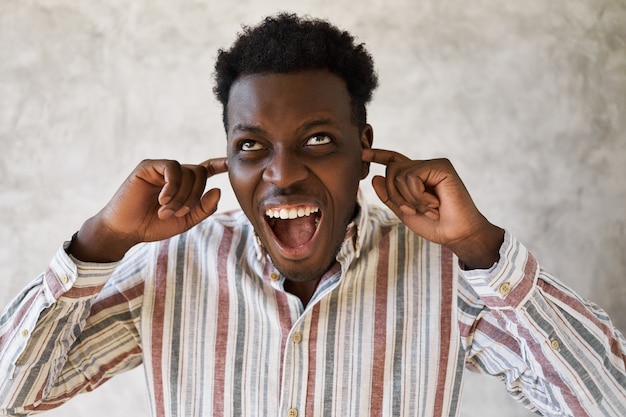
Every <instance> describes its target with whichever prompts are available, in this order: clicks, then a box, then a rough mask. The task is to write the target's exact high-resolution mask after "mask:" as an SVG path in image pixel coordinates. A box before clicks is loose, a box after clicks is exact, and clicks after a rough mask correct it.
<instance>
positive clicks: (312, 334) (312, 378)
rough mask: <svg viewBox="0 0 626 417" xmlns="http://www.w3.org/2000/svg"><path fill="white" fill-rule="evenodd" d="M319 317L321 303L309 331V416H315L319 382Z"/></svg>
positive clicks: (307, 407)
mask: <svg viewBox="0 0 626 417" xmlns="http://www.w3.org/2000/svg"><path fill="white" fill-rule="evenodd" d="M319 317H320V303H317V304H315V306H314V307H313V309H312V311H311V326H310V329H309V341H308V343H309V374H308V378H309V379H308V381H307V389H306V404H305V410H306V415H307V416H313V415H315V382H316V381H317V332H318V328H319ZM281 363H282V361H281Z"/></svg>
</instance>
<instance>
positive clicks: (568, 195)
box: [0, 0, 626, 417]
mask: <svg viewBox="0 0 626 417" xmlns="http://www.w3.org/2000/svg"><path fill="white" fill-rule="evenodd" d="M129 3H131V2H125V1H119V0H118V1H111V0H108V1H89V2H75V1H70V0H24V1H17V0H0V218H1V220H0V242H2V243H1V247H0V265H2V268H3V276H2V281H1V284H0V285H1V289H2V290H1V292H0V306H1V307H3V306H4V305H6V304H7V303H8V302H9V300H10V298H12V297H13V296H14V295H15V294H16V293H17V291H18V290H19V289H21V288H22V287H23V286H24V285H25V284H26V283H27V282H28V281H30V279H32V278H33V277H34V276H35V275H37V274H38V273H39V272H40V271H42V270H43V268H44V267H45V266H46V264H47V262H48V260H49V259H50V257H51V256H52V254H53V253H54V251H55V250H56V248H57V247H58V245H59V244H60V243H61V242H62V241H63V240H65V239H67V238H69V237H70V236H71V235H72V233H73V232H74V231H75V230H76V229H77V228H78V227H79V226H80V224H81V223H82V221H83V220H84V219H86V218H87V217H89V216H91V215H92V214H94V213H95V212H96V211H97V210H98V209H99V208H100V207H102V206H103V205H104V204H105V202H106V201H107V200H108V199H109V197H110V196H111V195H112V193H113V192H114V190H115V189H116V188H117V186H118V184H120V183H121V181H122V180H123V179H124V178H125V177H126V175H127V174H128V173H129V172H130V171H131V170H132V168H133V167H134V166H135V164H136V163H137V162H138V161H140V160H141V159H143V158H161V157H166V158H172V159H178V160H180V161H183V162H199V161H201V160H204V159H205V158H208V157H211V156H221V155H222V154H224V153H225V150H224V133H223V130H222V126H221V124H220V109H219V108H218V107H217V104H216V101H215V100H214V99H213V96H212V93H211V87H212V84H211V72H212V66H213V62H214V57H215V54H216V50H217V49H218V48H219V47H227V46H228V45H230V43H231V42H232V40H233V39H234V37H235V34H236V33H237V32H238V31H239V29H240V26H241V24H243V23H246V24H254V23H256V22H258V21H259V20H260V19H261V18H262V17H264V16H265V15H267V14H273V13H275V12H276V11H279V10H292V11H298V12H307V13H311V14H313V15H316V16H320V17H328V18H330V19H331V20H333V21H334V22H336V23H337V24H338V25H339V26H341V27H343V28H345V29H349V30H352V31H353V32H354V33H355V34H356V35H357V36H358V38H359V40H360V41H362V42H365V43H366V44H367V45H368V47H369V49H370V51H371V52H372V53H373V55H374V57H375V59H376V62H377V66H378V70H379V75H380V79H381V87H380V88H379V90H378V92H377V93H376V95H375V97H374V103H373V104H372V106H371V108H370V122H371V123H372V124H373V126H374V130H375V144H376V145H377V146H379V147H386V148H390V149H395V150H398V151H401V152H403V153H405V154H407V155H409V156H411V157H413V158H431V157H439V156H445V157H448V158H450V159H451V160H452V161H453V162H454V163H455V165H456V166H457V169H458V170H459V172H460V173H461V175H462V177H463V178H464V180H465V182H466V185H467V186H468V188H469V189H470V191H471V192H472V194H473V196H474V198H475V200H476V202H477V204H478V205H479V207H480V208H481V209H482V210H483V212H484V213H485V214H486V215H487V217H489V218H490V219H491V220H492V221H493V222H495V223H497V224H500V225H503V226H505V227H507V228H508V229H509V230H511V231H512V232H513V233H514V234H516V235H517V236H518V237H519V238H520V239H521V240H522V241H524V242H525V243H526V244H527V246H529V247H530V248H531V249H532V250H533V252H534V253H535V255H536V256H537V257H538V258H539V260H540V262H541V263H542V264H543V265H544V266H545V267H546V268H547V269H549V270H550V271H552V272H553V273H554V274H556V275H557V276H559V277H561V279H562V280H563V281H565V282H566V283H568V284H569V285H571V286H572V287H574V288H575V289H576V290H578V291H579V292H580V293H581V294H583V295H584V296H586V297H589V298H591V299H592V300H595V301H596V302H598V303H599V304H600V305H602V306H603V307H605V308H606V309H607V310H608V311H609V312H610V313H611V314H612V317H613V318H614V320H615V322H616V324H617V325H618V327H619V328H620V329H622V330H625V329H626V307H624V301H626V285H624V284H626V278H625V276H626V256H624V254H625V253H626V239H625V236H624V234H625V231H624V229H625V224H626V211H625V210H624V207H626V185H625V184H624V182H623V177H624V174H625V173H626V168H625V167H626V129H625V128H626V117H625V116H626V4H625V2H624V0H528V1H524V2H514V1H500V2H494V1H487V0H473V1H471V2H460V1H443V2H442V1H438V0H421V1H415V0H405V1H402V0H392V1H389V0H385V1H382V0H376V1H370V2H369V3H364V2H358V3H356V2H352V1H342V0H333V1H327V0H323V1H314V0H309V1H303V2H299V4H300V5H299V6H293V3H294V2H292V1H281V0H261V1H253V0H248V1H239V2H223V1H211V2H201V1H181V2H173V1H172V2H168V1H165V0H159V1H154V0H152V1H149V0H138V1H135V2H132V4H129ZM225 180H226V178H225V177H223V178H219V180H215V181H213V183H220V184H222V185H223V188H224V199H223V201H222V204H221V207H222V208H231V207H234V206H235V202H234V199H233V197H232V194H231V193H229V189H228V185H227V184H226V183H225ZM364 186H365V188H366V190H367V193H368V194H369V195H373V194H372V193H371V190H370V186H369V184H368V183H365V184H364ZM141 372H142V371H141V370H136V371H133V372H131V373H129V374H128V375H125V376H121V377H117V378H115V379H113V380H112V381H111V382H109V383H107V384H105V386H103V387H102V388H100V389H99V390H97V391H96V392H94V393H90V394H86V395H83V396H81V397H79V398H77V399H74V400H72V401H70V402H69V403H68V404H67V405H65V406H64V407H62V408H61V409H60V410H59V411H53V412H51V413H49V415H51V416H65V417H68V416H69V417H72V416H81V415H90V416H92V417H98V416H109V415H125V416H136V417H138V416H147V415H148V410H147V408H146V405H145V390H144V388H143V379H142V378H143V376H142V373H141ZM467 386H468V387H467V390H466V394H465V398H464V408H463V415H464V416H496V415H497V416H502V415H506V416H522V415H524V416H525V415H528V412H526V411H525V410H524V409H522V408H520V406H518V405H517V404H515V403H513V402H512V401H511V400H509V399H508V398H507V397H506V394H505V393H504V390H503V389H501V388H500V386H499V383H498V382H497V381H496V382H489V381H488V380H485V378H484V377H476V376H470V377H469V378H468V383H467Z"/></svg>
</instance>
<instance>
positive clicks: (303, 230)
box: [272, 216, 315, 248]
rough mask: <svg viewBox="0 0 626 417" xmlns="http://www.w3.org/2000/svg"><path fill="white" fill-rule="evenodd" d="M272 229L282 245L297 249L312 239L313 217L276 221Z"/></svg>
mask: <svg viewBox="0 0 626 417" xmlns="http://www.w3.org/2000/svg"><path fill="white" fill-rule="evenodd" d="M272 229H273V230H274V234H275V235H276V237H277V238H278V240H280V241H281V243H282V244H283V245H285V246H289V247H291V248H297V247H299V246H302V245H304V244H305V243H307V242H308V241H309V240H311V238H312V237H313V234H314V233H315V216H305V217H299V218H297V219H291V220H282V219H277V220H276V223H275V224H274V226H273V228H272Z"/></svg>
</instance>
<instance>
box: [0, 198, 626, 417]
mask: <svg viewBox="0 0 626 417" xmlns="http://www.w3.org/2000/svg"><path fill="white" fill-rule="evenodd" d="M500 255H501V258H500V261H499V262H498V263H497V264H496V265H494V267H492V268H491V269H490V270H475V271H463V270H462V269H461V268H460V267H459V263H458V260H457V259H456V258H455V257H454V256H453V254H452V253H451V252H450V251H448V250H446V249H445V248H442V247H441V246H439V245H436V244H432V243H430V242H428V241H425V240H423V239H422V238H420V237H418V236H417V235H415V234H414V233H412V232H411V231H410V230H408V229H407V228H406V227H405V226H404V225H403V224H402V223H401V222H400V221H399V220H398V219H397V218H396V217H395V216H393V215H392V214H390V213H389V212H388V211H386V210H383V209H381V208H377V207H369V208H367V209H362V210H361V211H360V213H359V215H358V216H357V217H356V218H355V220H354V222H353V223H352V224H351V225H350V227H349V228H348V231H347V234H346V239H345V240H344V243H343V245H342V246H341V248H340V251H339V253H338V255H337V262H336V264H335V265H334V266H333V267H332V268H330V270H329V271H328V272H327V273H326V274H325V276H324V277H323V278H322V280H321V281H320V283H319V285H318V288H317V290H316V292H315V294H314V296H313V298H312V299H311V301H310V302H309V303H308V304H307V305H306V307H304V306H303V305H302V303H301V301H300V300H299V299H298V298H297V297H296V296H294V295H292V294H290V293H288V292H286V291H285V290H284V283H285V278H284V277H283V276H281V274H280V273H279V272H278V271H277V270H276V269H275V267H274V266H273V265H272V263H271V261H270V259H269V257H268V256H267V255H266V254H265V252H264V251H263V248H262V247H261V246H260V245H259V242H258V240H257V238H256V235H255V233H254V230H253V228H252V226H251V225H250V223H249V222H248V221H247V219H246V218H245V216H244V215H243V214H242V213H241V212H240V211H236V212H231V213H226V214H219V215H214V216H212V217H211V218H209V219H207V220H206V221H204V222H203V223H201V224H199V225H198V226H196V227H194V228H193V229H191V230H190V231H188V232H187V233H184V234H182V235H179V236H175V237H173V238H171V239H169V240H166V241H162V242H156V243H150V244H143V245H140V246H138V247H136V248H135V249H133V250H132V251H131V252H130V253H128V254H127V255H126V257H125V258H124V259H123V260H122V261H121V262H119V263H115V264H92V263H82V262H79V261H76V260H73V259H71V258H70V257H68V255H67V254H66V253H65V251H64V250H63V248H61V249H59V251H58V252H57V254H56V256H55V258H54V259H53V261H52V263H51V265H50V266H49V268H48V269H47V270H46V271H45V273H43V274H42V275H41V276H39V277H38V278H37V279H36V280H35V281H34V282H32V283H31V285H30V286H28V287H27V288H26V289H24V291H23V292H22V293H21V294H20V295H19V296H18V297H17V298H16V299H15V301H14V302H13V303H12V304H11V305H9V306H8V308H7V309H6V310H5V312H4V314H3V315H2V316H1V317H0V412H1V413H3V414H4V415H7V414H9V415H23V414H27V413H29V412H32V411H41V410H47V409H50V408H53V407H56V406H59V405H61V404H62V403H63V402H65V401H67V400H68V399H69V398H71V397H72V396H74V395H76V394H78V393H80V392H83V391H89V390H92V389H94V388H96V387H97V386H98V385H100V384H102V383H104V382H105V381H107V380H108V379H109V378H111V377H113V376H114V375H116V374H119V373H121V372H123V371H126V370H128V369H131V368H133V367H136V366H138V365H140V364H143V365H144V367H145V372H146V377H147V378H146V379H147V381H148V391H149V394H150V407H151V412H152V415H154V416H159V417H160V416H203V417H207V416H240V415H246V416H282V417H295V416H297V417H303V416H307V417H310V416H355V417H356V416H358V417H364V416H437V417H440V416H457V415H459V407H460V394H461V388H462V383H463V375H464V371H465V370H467V369H469V370H471V371H475V372H480V373H487V374H492V375H495V376H497V377H498V378H499V379H500V380H502V382H503V383H504V386H505V388H506V389H507V390H508V391H509V393H510V394H511V395H512V396H513V397H514V398H515V399H517V400H518V401H520V402H521V403H523V404H524V405H525V406H526V407H528V408H530V409H531V410H535V411H538V412H540V413H542V414H543V415H547V416H564V415H567V416H576V417H581V416H620V417H623V416H625V415H626V372H625V365H624V364H625V352H626V342H625V340H624V338H623V336H622V335H621V334H620V333H619V332H618V331H617V330H616V329H615V328H614V327H613V326H612V325H611V322H610V320H609V318H608V317H607V316H606V314H605V313H604V312H603V311H602V310H600V309H598V308H597V307H595V306H594V305H592V304H590V303H589V302H587V301H585V300H583V299H581V298H580V297H579V296H577V295H576V294H574V293H573V292H572V291H571V290H569V289H568V288H566V287H564V286H563V285H562V284H561V283H559V282H558V281H557V280H555V279H554V278H553V277H552V276H550V275H549V274H548V273H546V272H544V271H543V270H542V269H541V268H540V267H539V265H538V264H537V262H536V261H535V259H534V258H533V256H532V255H531V254H530V253H529V252H528V251H527V249H526V248H525V247H524V246H523V245H522V244H520V243H519V242H518V241H517V240H515V239H514V238H513V237H512V236H511V235H510V234H509V233H506V235H505V242H504V243H503V245H502V247H501V250H500Z"/></svg>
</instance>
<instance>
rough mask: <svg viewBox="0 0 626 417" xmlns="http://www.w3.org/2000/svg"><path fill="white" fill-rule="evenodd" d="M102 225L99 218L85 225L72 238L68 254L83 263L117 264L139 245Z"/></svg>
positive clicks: (92, 219)
mask: <svg viewBox="0 0 626 417" xmlns="http://www.w3.org/2000/svg"><path fill="white" fill-rule="evenodd" d="M102 223H103V222H102V221H100V219H99V218H98V217H97V216H95V217H92V218H90V219H88V220H87V221H86V222H85V223H83V225H82V226H81V228H80V230H79V231H78V232H76V233H75V234H74V236H72V241H71V243H70V245H69V246H68V248H67V250H66V251H67V253H68V254H70V255H72V256H73V257H75V258H76V259H78V260H80V261H83V262H95V263H108V262H117V261H119V260H121V259H122V258H123V257H124V255H125V254H126V252H128V251H129V250H130V249H131V248H132V247H133V246H134V245H135V244H137V242H135V241H131V240H130V239H128V238H124V237H122V236H120V235H118V234H116V233H114V232H113V231H111V230H110V228H108V227H106V226H105V225H104V224H102Z"/></svg>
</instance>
